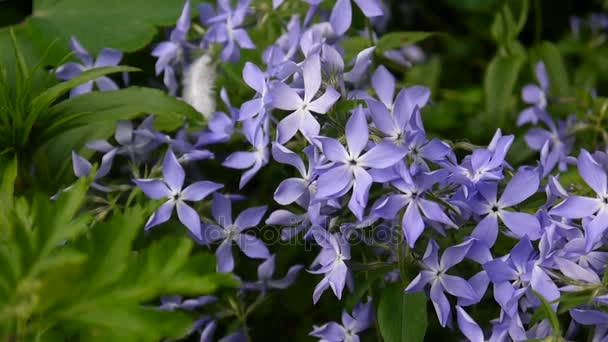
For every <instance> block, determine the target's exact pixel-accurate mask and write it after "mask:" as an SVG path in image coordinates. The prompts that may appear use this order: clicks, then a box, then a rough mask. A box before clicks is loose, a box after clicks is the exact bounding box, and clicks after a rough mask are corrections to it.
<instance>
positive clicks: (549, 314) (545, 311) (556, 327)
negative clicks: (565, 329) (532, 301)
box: [530, 290, 562, 336]
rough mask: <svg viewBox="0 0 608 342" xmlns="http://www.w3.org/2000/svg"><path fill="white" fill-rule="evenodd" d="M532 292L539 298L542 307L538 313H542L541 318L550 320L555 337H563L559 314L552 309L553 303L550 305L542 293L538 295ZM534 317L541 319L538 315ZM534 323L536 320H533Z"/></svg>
mask: <svg viewBox="0 0 608 342" xmlns="http://www.w3.org/2000/svg"><path fill="white" fill-rule="evenodd" d="M532 292H533V293H534V295H535V296H536V297H537V298H538V300H540V307H539V308H538V312H540V317H544V318H547V319H549V324H551V328H552V329H553V335H554V336H561V331H562V330H561V328H560V324H559V319H558V318H557V314H556V313H555V311H554V310H553V308H552V307H551V303H549V302H548V301H547V300H546V299H545V297H543V296H542V295H541V294H540V293H538V292H536V291H534V290H532ZM534 316H536V317H537V318H538V317H539V316H538V315H536V313H535V315H534ZM533 321H536V320H533ZM530 325H532V323H530Z"/></svg>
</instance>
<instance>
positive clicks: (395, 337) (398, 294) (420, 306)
mask: <svg viewBox="0 0 608 342" xmlns="http://www.w3.org/2000/svg"><path fill="white" fill-rule="evenodd" d="M426 304H427V299H426V296H425V295H424V293H422V292H418V293H410V294H406V293H404V292H403V287H402V286H401V285H400V284H391V285H389V286H387V287H386V288H385V289H384V290H382V294H381V297H380V304H379V306H378V324H379V326H380V332H381V333H382V337H383V338H384V340H385V341H386V342H421V341H424V335H425V333H426V327H427V313H426Z"/></svg>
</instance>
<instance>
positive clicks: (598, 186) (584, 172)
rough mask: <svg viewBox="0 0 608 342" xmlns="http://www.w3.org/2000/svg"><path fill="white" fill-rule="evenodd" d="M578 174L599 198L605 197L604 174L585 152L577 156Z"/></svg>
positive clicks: (582, 151)
mask: <svg viewBox="0 0 608 342" xmlns="http://www.w3.org/2000/svg"><path fill="white" fill-rule="evenodd" d="M578 173H579V174H580V175H581V177H582V178H583V180H584V181H585V183H587V185H589V186H590V187H591V188H592V189H593V191H595V192H596V193H597V194H598V195H599V196H601V197H604V196H606V195H607V189H606V172H604V170H603V169H602V167H601V166H600V165H599V164H598V163H597V162H596V161H595V159H593V157H591V155H590V154H589V152H587V151H586V150H581V153H580V155H579V156H578Z"/></svg>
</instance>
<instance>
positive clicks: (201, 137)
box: [194, 88, 239, 147]
mask: <svg viewBox="0 0 608 342" xmlns="http://www.w3.org/2000/svg"><path fill="white" fill-rule="evenodd" d="M220 97H221V99H222V101H223V102H224V104H225V105H226V108H227V109H228V114H226V113H223V112H215V113H214V114H213V115H212V116H211V117H210V118H209V121H208V122H207V128H206V129H205V130H204V131H202V132H199V133H198V134H197V136H198V139H197V141H196V143H195V144H194V146H195V147H201V146H204V145H210V144H219V143H225V142H227V141H228V140H230V137H232V134H233V133H234V125H235V124H236V119H237V117H238V116H239V110H238V109H237V108H234V107H233V106H232V104H231V103H230V99H229V98H228V92H226V88H222V90H220Z"/></svg>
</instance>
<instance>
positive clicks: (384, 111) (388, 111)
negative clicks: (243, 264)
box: [367, 66, 430, 147]
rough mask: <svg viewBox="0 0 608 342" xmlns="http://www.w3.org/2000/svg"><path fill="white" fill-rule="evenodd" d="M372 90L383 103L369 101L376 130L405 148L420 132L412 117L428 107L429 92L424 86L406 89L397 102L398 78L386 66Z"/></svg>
mask: <svg viewBox="0 0 608 342" xmlns="http://www.w3.org/2000/svg"><path fill="white" fill-rule="evenodd" d="M372 86H373V88H374V90H375V91H376V94H377V95H378V98H379V99H380V102H378V101H376V100H369V101H367V103H368V106H369V109H370V112H371V115H372V119H373V120H374V124H375V126H376V128H378V129H379V130H380V131H381V132H382V133H384V134H385V135H386V137H387V140H389V141H391V142H392V143H394V144H395V145H397V146H403V147H405V146H406V144H407V143H408V142H409V140H410V139H411V134H413V133H414V132H416V129H415V125H412V124H411V119H412V116H413V115H414V112H415V111H416V110H417V109H420V108H422V107H424V106H425V105H426V103H427V101H428V100H429V97H430V91H429V89H428V88H425V87H420V86H415V87H411V88H407V89H403V90H401V91H400V92H399V94H398V95H397V98H396V99H395V100H394V102H393V97H394V94H395V78H394V77H393V75H391V74H390V73H389V72H388V70H386V68H384V67H383V66H380V67H379V68H378V70H376V72H375V73H374V76H373V77H372Z"/></svg>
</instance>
